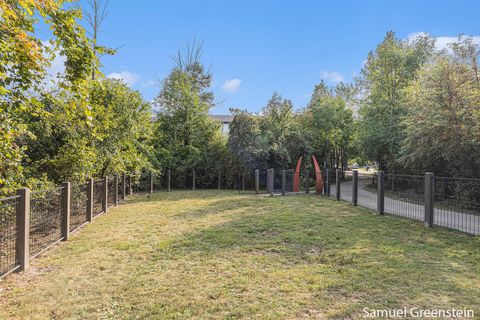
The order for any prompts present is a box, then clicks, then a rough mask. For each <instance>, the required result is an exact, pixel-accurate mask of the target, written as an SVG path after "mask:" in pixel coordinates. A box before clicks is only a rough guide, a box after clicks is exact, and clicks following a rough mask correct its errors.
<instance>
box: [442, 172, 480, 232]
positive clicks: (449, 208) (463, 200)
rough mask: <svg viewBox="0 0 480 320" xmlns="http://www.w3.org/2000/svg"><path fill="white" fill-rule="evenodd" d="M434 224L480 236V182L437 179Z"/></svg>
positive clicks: (461, 179) (476, 180) (462, 179)
mask: <svg viewBox="0 0 480 320" xmlns="http://www.w3.org/2000/svg"><path fill="white" fill-rule="evenodd" d="M434 179H435V192H434V214H433V217H434V218H433V223H434V224H435V225H438V226H442V227H447V228H451V229H455V230H459V231H462V232H466V233H470V234H474V235H479V234H480V180H479V179H466V178H446V177H435V178H434Z"/></svg>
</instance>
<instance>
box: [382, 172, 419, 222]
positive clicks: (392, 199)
mask: <svg viewBox="0 0 480 320" xmlns="http://www.w3.org/2000/svg"><path fill="white" fill-rule="evenodd" d="M424 183H425V177H424V176H415V175H399V174H385V175H384V190H385V202H384V212H386V213H389V214H392V215H396V216H401V217H405V218H409V219H414V220H420V221H423V220H424V216H425V207H424V190H425V185H424Z"/></svg>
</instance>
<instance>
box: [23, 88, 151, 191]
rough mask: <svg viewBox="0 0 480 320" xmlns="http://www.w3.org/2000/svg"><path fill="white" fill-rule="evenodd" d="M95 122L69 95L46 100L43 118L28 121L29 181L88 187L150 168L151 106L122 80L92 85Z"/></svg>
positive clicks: (62, 94) (90, 93)
mask: <svg viewBox="0 0 480 320" xmlns="http://www.w3.org/2000/svg"><path fill="white" fill-rule="evenodd" d="M88 95H89V104H90V109H91V110H90V114H91V116H89V118H88V119H87V118H86V117H85V114H84V113H83V112H82V111H81V109H80V110H79V109H76V108H75V104H76V103H77V99H76V98H75V97H72V96H71V95H68V94H66V93H65V92H63V91H60V92H55V93H52V94H48V95H45V96H44V97H43V98H42V100H41V103H42V105H44V109H43V110H42V112H41V113H39V114H36V115H32V116H31V118H30V119H29V121H28V130H29V132H31V135H30V137H29V138H28V139H26V140H25V141H24V145H25V146H26V147H27V150H26V156H27V157H26V158H25V164H24V166H25V168H27V169H28V176H30V177H36V178H41V177H43V176H46V178H47V179H48V180H49V181H53V182H55V183H59V182H61V181H66V180H71V181H84V180H85V179H87V178H89V177H102V176H105V175H108V174H112V173H120V172H133V171H138V170H140V169H141V168H144V167H147V166H148V157H149V154H150V152H151V150H150V147H149V145H150V144H149V140H150V139H151V135H152V124H151V117H152V116H151V112H150V105H149V104H147V103H145V102H144V101H143V100H142V98H141V96H140V94H139V93H138V92H136V91H133V90H131V89H130V88H128V87H127V85H125V84H124V83H122V82H120V81H118V80H110V79H106V80H103V81H91V83H90V85H89V88H88Z"/></svg>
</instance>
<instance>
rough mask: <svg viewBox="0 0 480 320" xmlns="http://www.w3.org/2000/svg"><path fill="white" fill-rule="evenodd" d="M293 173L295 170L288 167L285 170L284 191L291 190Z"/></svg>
mask: <svg viewBox="0 0 480 320" xmlns="http://www.w3.org/2000/svg"><path fill="white" fill-rule="evenodd" d="M294 175H295V170H293V169H289V170H286V172H285V179H286V180H285V191H286V192H293V177H294Z"/></svg>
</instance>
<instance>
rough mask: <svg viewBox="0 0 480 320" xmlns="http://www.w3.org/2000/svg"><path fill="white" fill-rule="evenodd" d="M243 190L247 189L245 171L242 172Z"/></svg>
mask: <svg viewBox="0 0 480 320" xmlns="http://www.w3.org/2000/svg"><path fill="white" fill-rule="evenodd" d="M242 191H245V173H244V172H243V173H242Z"/></svg>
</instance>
